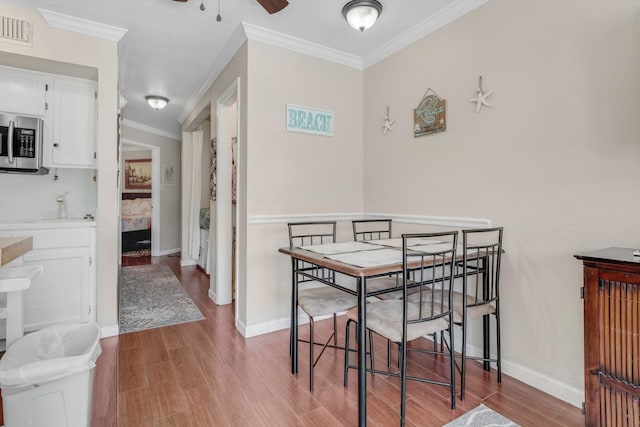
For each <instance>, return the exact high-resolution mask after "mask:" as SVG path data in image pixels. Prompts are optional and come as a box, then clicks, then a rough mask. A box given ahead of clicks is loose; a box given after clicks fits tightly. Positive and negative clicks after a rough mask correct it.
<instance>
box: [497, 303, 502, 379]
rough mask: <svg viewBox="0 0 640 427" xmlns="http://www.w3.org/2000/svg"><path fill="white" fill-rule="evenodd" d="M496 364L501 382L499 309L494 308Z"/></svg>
mask: <svg viewBox="0 0 640 427" xmlns="http://www.w3.org/2000/svg"><path fill="white" fill-rule="evenodd" d="M496 353H497V354H496V356H497V357H496V359H497V361H496V364H497V365H498V382H499V383H501V382H502V356H501V355H500V309H499V306H497V307H496Z"/></svg>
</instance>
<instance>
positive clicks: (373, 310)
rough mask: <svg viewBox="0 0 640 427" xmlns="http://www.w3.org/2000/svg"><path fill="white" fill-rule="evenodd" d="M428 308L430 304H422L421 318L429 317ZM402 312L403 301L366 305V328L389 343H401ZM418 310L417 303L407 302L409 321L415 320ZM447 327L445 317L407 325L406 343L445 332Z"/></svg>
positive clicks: (395, 300)
mask: <svg viewBox="0 0 640 427" xmlns="http://www.w3.org/2000/svg"><path fill="white" fill-rule="evenodd" d="M430 307H431V306H430V304H423V307H422V310H423V311H422V316H423V317H429V316H430V315H431V313H430V312H431V309H430ZM402 310H403V301H402V300H397V299H394V300H384V301H380V302H375V303H371V304H367V327H368V328H369V329H371V330H372V331H374V332H375V333H377V334H378V335H381V336H383V337H385V338H388V339H390V340H391V341H394V342H401V341H402ZM419 310H420V305H419V304H418V303H415V302H407V315H408V318H409V320H412V319H417V318H418V316H419ZM436 314H437V312H436ZM448 326H449V321H448V318H447V317H446V316H445V317H441V318H439V319H435V320H429V321H424V322H420V323H413V324H409V325H407V341H412V340H414V339H416V338H419V337H421V336H423V335H429V334H432V333H434V332H438V331H442V330H445V329H447V328H448Z"/></svg>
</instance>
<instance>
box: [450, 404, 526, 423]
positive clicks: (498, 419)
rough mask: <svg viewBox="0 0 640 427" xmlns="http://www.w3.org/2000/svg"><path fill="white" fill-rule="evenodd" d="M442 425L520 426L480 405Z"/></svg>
mask: <svg viewBox="0 0 640 427" xmlns="http://www.w3.org/2000/svg"><path fill="white" fill-rule="evenodd" d="M443 427H520V426H519V425H518V424H516V423H514V422H513V421H511V420H510V419H508V418H506V417H504V416H502V415H500V414H499V413H497V412H496V411H494V410H493V409H490V408H487V407H486V406H484V405H480V406H478V407H477V408H475V409H472V410H471V411H469V412H467V413H466V414H464V415H462V416H460V417H458V418H456V419H455V420H453V421H451V422H450V423H447V424H445V425H444V426H443Z"/></svg>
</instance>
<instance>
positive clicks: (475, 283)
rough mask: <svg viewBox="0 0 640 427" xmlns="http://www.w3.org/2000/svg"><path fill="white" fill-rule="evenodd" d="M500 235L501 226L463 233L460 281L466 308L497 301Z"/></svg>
mask: <svg viewBox="0 0 640 427" xmlns="http://www.w3.org/2000/svg"><path fill="white" fill-rule="evenodd" d="M502 232H503V228H502V227H493V228H478V229H470V230H462V249H463V251H464V252H463V261H462V267H463V280H462V282H463V293H465V294H467V298H466V299H465V301H466V303H467V307H474V306H479V305H484V304H492V303H497V301H498V299H499V296H500V261H501V258H502Z"/></svg>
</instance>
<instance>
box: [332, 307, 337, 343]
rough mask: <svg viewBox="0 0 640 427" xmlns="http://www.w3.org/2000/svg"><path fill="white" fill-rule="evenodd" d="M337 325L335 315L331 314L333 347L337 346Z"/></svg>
mask: <svg viewBox="0 0 640 427" xmlns="http://www.w3.org/2000/svg"><path fill="white" fill-rule="evenodd" d="M337 325H338V323H337V322H336V314H335V313H333V346H334V347H337V346H338V327H337Z"/></svg>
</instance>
